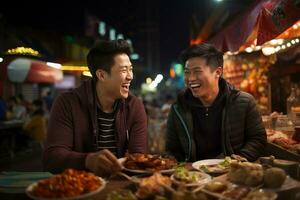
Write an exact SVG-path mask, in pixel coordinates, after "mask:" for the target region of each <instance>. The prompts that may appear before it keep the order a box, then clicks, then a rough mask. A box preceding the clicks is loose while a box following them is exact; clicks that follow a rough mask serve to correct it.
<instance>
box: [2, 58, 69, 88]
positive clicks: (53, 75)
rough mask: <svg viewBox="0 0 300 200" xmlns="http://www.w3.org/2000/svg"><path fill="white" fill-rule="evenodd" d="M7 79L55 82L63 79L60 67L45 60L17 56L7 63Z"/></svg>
mask: <svg viewBox="0 0 300 200" xmlns="http://www.w3.org/2000/svg"><path fill="white" fill-rule="evenodd" d="M7 75H8V79H9V80H10V81H12V82H15V83H23V82H28V83H55V82H58V81H61V80H62V79H63V73H62V71H61V70H60V69H56V68H53V67H51V66H49V65H47V63H46V62H43V61H39V60H33V59H28V58H17V59H14V60H12V61H11V62H10V63H9V64H8V65H7Z"/></svg>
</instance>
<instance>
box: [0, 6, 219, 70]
mask: <svg viewBox="0 0 300 200" xmlns="http://www.w3.org/2000/svg"><path fill="white" fill-rule="evenodd" d="M83 2H84V3H83ZM213 4H216V2H215V1H214V0H202V1H201V3H199V1H197V0H187V1H182V0H173V1H169V0H161V1H159V0H123V1H122V0H120V1H116V0H110V1H81V2H77V1H58V0H52V1H47V0H46V1H39V2H38V3H34V2H33V1H22V2H19V1H9V2H7V3H5V5H4V4H2V5H1V7H0V13H2V19H4V20H5V22H6V24H10V25H13V26H24V27H32V28H34V29H41V30H49V31H55V32H60V33H62V34H70V35H79V36H80V35H84V16H85V14H87V13H88V14H94V15H96V16H97V17H98V18H99V19H101V20H104V21H105V22H106V23H107V24H109V25H111V26H113V27H115V28H116V29H117V31H120V32H122V33H124V35H125V36H128V37H130V38H132V40H133V42H134V43H136V44H137V46H139V43H142V42H145V41H142V40H144V37H141V34H145V33H143V32H142V30H141V27H143V26H144V24H145V23H146V22H147V20H148V22H149V19H150V24H151V23H152V24H153V25H154V27H156V28H158V32H159V37H158V40H159V52H160V55H159V57H160V59H159V60H160V65H161V68H168V67H169V66H170V64H171V62H173V61H176V60H177V58H178V55H179V53H180V52H181V51H182V50H183V49H184V48H186V47H187V46H188V45H189V31H190V28H189V27H190V24H191V16H192V13H193V12H194V13H195V12H196V14H197V16H198V19H199V23H200V25H201V23H202V24H203V23H204V22H205V19H206V18H207V17H208V16H205V15H208V14H209V10H210V9H211V8H212V7H213V6H215V5H213ZM149 6H150V7H151V8H150V9H148V10H147V8H146V7H149ZM149 10H150V11H149ZM147 12H150V14H149V13H148V17H147ZM202 13H203V15H202ZM149 16H150V17H149ZM144 32H145V31H144ZM141 47H142V46H141Z"/></svg>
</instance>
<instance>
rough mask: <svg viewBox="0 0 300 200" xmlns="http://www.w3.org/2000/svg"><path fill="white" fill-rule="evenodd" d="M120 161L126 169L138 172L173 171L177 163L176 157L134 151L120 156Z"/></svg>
mask: <svg viewBox="0 0 300 200" xmlns="http://www.w3.org/2000/svg"><path fill="white" fill-rule="evenodd" d="M119 162H120V163H121V164H122V165H123V166H124V170H125V171H128V172H132V173H137V174H152V173H153V172H155V171H157V172H160V173H163V174H165V173H172V172H173V171H174V167H175V166H176V164H177V161H176V159H175V158H172V157H164V156H161V155H153V154H142V153H133V154H126V157H124V158H120V159H119Z"/></svg>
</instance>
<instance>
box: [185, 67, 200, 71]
mask: <svg viewBox="0 0 300 200" xmlns="http://www.w3.org/2000/svg"><path fill="white" fill-rule="evenodd" d="M197 68H198V69H202V67H201V66H192V67H185V68H184V69H187V70H191V69H197Z"/></svg>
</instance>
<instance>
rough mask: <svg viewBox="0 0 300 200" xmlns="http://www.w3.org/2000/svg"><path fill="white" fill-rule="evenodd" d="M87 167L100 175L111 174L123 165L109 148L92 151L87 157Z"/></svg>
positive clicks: (119, 169)
mask: <svg viewBox="0 0 300 200" xmlns="http://www.w3.org/2000/svg"><path fill="white" fill-rule="evenodd" d="M85 167H86V168H87V169H89V170H91V171H92V172H94V173H95V174H96V175H98V176H103V177H104V176H110V175H112V174H114V173H116V172H118V171H121V170H122V165H121V164H120V163H119V162H118V159H117V158H116V156H114V154H112V153H111V152H110V151H109V150H107V149H104V150H101V151H98V152H95V153H90V154H88V155H87V157H86V159H85Z"/></svg>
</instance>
